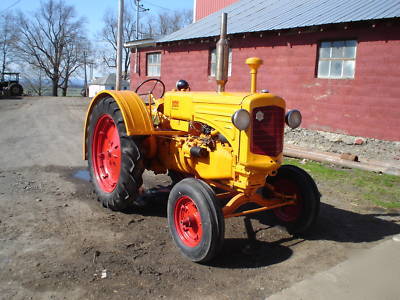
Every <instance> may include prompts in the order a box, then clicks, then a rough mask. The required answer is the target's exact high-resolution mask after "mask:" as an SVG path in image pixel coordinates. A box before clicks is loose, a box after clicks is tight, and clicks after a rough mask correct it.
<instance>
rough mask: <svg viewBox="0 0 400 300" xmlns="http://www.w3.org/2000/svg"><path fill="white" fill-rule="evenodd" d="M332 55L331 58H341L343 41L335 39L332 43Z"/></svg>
mask: <svg viewBox="0 0 400 300" xmlns="http://www.w3.org/2000/svg"><path fill="white" fill-rule="evenodd" d="M332 44H333V45H332V57H333V58H342V57H343V48H344V41H336V42H333V43H332Z"/></svg>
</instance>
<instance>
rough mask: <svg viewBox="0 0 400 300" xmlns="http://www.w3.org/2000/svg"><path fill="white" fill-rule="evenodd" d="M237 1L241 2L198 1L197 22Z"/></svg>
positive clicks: (223, 0)
mask: <svg viewBox="0 0 400 300" xmlns="http://www.w3.org/2000/svg"><path fill="white" fill-rule="evenodd" d="M237 1H239V0H197V1H196V21H198V20H200V19H202V18H204V17H207V16H208V15H210V14H212V13H213V12H216V11H218V10H220V9H222V8H224V7H226V6H228V5H231V4H232V3H235V2H237Z"/></svg>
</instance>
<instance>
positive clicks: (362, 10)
mask: <svg viewBox="0 0 400 300" xmlns="http://www.w3.org/2000/svg"><path fill="white" fill-rule="evenodd" d="M209 2H210V3H211V2H212V3H214V5H213V6H211V5H208V4H209ZM195 3H196V7H195V9H196V12H195V16H196V20H197V21H196V22H194V23H193V24H190V25H189V26H187V27H185V28H183V29H181V30H179V31H177V32H175V33H172V34H170V35H168V36H163V37H160V38H157V39H154V40H140V41H132V42H128V43H126V46H127V47H131V48H132V59H131V61H132V64H134V66H133V65H132V68H131V87H132V88H134V87H135V86H136V85H137V84H138V83H139V82H141V81H143V80H145V79H147V78H152V77H154V78H159V79H161V80H162V81H164V82H165V84H166V87H167V89H172V88H174V86H175V82H176V81H177V80H178V79H185V80H187V81H188V82H189V83H190V86H191V89H192V90H215V88H216V84H215V77H214V76H215V44H216V41H217V39H218V35H219V23H220V15H221V12H226V13H228V34H229V39H230V41H229V43H230V60H229V67H230V68H229V81H228V84H227V90H228V91H243V90H249V81H250V79H249V78H250V76H249V69H248V67H247V65H245V63H244V62H245V59H246V58H247V57H251V56H258V57H260V58H262V59H263V61H264V65H263V66H262V67H261V68H260V69H259V77H258V87H259V88H260V89H268V90H269V91H270V92H271V93H274V94H277V95H279V96H282V97H283V98H284V99H285V100H286V101H287V104H288V107H289V108H298V109H300V110H301V111H302V114H303V120H304V121H303V124H302V126H303V127H305V128H310V129H318V130H324V131H330V132H337V133H345V134H350V135H360V136H365V137H373V138H378V139H383V140H397V141H399V140H400V130H399V127H400V22H399V21H400V18H399V17H400V2H399V1H398V0H385V1H380V0H368V1H365V0H337V1H325V0H240V1H229V0H220V1H215V0H214V1H208V0H203V1H202V0H197V1H195ZM217 3H218V5H217ZM224 5H227V6H225V7H223V6H224ZM221 7H223V8H222V9H220V8H221ZM207 9H208V10H207ZM218 9H220V10H218ZM217 10H218V11H217ZM213 11H215V12H213ZM206 14H209V15H208V16H205V15H206ZM136 49H137V51H138V53H137V55H136Z"/></svg>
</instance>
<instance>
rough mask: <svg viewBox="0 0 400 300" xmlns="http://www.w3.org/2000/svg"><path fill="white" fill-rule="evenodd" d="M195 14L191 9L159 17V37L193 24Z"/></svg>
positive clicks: (163, 14)
mask: <svg viewBox="0 0 400 300" xmlns="http://www.w3.org/2000/svg"><path fill="white" fill-rule="evenodd" d="M192 18H193V13H192V10H190V9H183V10H176V11H173V12H164V13H159V14H158V15H157V23H158V24H157V29H158V34H159V35H166V34H170V33H172V32H175V31H177V30H179V29H181V28H183V27H185V26H186V25H188V24H190V23H192Z"/></svg>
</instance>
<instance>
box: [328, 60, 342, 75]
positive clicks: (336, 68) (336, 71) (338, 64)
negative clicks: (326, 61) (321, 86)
mask: <svg viewBox="0 0 400 300" xmlns="http://www.w3.org/2000/svg"><path fill="white" fill-rule="evenodd" d="M342 68H343V61H342V60H333V61H331V70H330V71H331V72H330V76H331V77H335V78H338V77H342Z"/></svg>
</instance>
